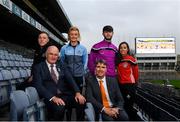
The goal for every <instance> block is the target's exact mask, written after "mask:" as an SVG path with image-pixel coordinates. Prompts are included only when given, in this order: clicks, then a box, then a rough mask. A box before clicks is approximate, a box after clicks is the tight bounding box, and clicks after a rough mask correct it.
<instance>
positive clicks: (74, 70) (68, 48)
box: [60, 27, 88, 121]
mask: <svg viewBox="0 0 180 122" xmlns="http://www.w3.org/2000/svg"><path fill="white" fill-rule="evenodd" d="M68 40H69V44H67V45H64V46H63V47H62V48H61V51H60V59H61V61H62V62H64V63H65V64H66V65H67V67H68V69H69V71H70V72H71V74H72V76H73V78H74V80H75V81H76V84H77V86H78V87H79V89H80V91H81V94H82V88H83V79H84V78H83V77H84V75H85V71H86V70H87V60H88V54H87V50H86V48H85V47H84V46H83V45H81V44H80V31H79V29H78V28H77V27H71V28H70V29H69V32H68ZM84 99H85V98H84ZM76 101H77V100H76ZM76 111H77V120H81V121H82V120H83V117H84V108H83V107H79V108H77V109H76Z"/></svg>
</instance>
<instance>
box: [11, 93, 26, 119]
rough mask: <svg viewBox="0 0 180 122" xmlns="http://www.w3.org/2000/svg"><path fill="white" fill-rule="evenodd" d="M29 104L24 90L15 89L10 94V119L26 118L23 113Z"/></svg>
mask: <svg viewBox="0 0 180 122" xmlns="http://www.w3.org/2000/svg"><path fill="white" fill-rule="evenodd" d="M28 106H29V100H28V97H27V95H26V93H25V92H24V91H21V90H17V91H13V92H12V93H11V96H10V120H11V121H19V120H26V118H25V117H26V116H24V115H23V113H24V111H25V109H26V108H27V107H28Z"/></svg>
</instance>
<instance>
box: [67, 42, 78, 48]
mask: <svg viewBox="0 0 180 122" xmlns="http://www.w3.org/2000/svg"><path fill="white" fill-rule="evenodd" d="M79 44H80V42H79V41H78V42H77V45H79ZM77 45H76V46H77ZM69 46H72V45H71V42H69ZM76 46H75V47H76ZM72 47H73V46H72Z"/></svg>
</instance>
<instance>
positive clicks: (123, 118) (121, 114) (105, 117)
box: [96, 110, 129, 121]
mask: <svg viewBox="0 0 180 122" xmlns="http://www.w3.org/2000/svg"><path fill="white" fill-rule="evenodd" d="M99 114H100V113H96V121H99ZM101 116H102V120H103V121H128V120H129V117H128V115H127V113H126V111H125V110H119V115H118V116H117V118H113V117H110V116H108V115H107V114H106V113H104V112H102V113H101Z"/></svg>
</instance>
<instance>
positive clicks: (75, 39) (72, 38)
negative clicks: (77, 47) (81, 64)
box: [69, 30, 79, 42]
mask: <svg viewBox="0 0 180 122" xmlns="http://www.w3.org/2000/svg"><path fill="white" fill-rule="evenodd" d="M78 39H79V32H78V31H77V30H72V31H70V32H69V40H70V42H78Z"/></svg>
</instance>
